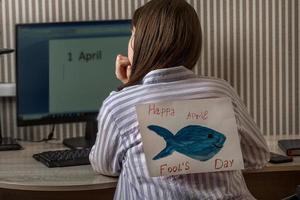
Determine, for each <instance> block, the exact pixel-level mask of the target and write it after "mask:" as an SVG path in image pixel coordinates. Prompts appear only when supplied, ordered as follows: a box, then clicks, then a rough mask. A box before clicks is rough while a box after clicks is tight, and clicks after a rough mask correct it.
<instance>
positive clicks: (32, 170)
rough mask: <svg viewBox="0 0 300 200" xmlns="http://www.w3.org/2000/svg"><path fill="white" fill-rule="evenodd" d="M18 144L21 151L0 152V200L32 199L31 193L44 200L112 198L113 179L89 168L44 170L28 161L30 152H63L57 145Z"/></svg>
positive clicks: (61, 146) (31, 153)
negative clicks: (21, 148) (103, 196)
mask: <svg viewBox="0 0 300 200" xmlns="http://www.w3.org/2000/svg"><path fill="white" fill-rule="evenodd" d="M21 145H22V146H23V147H24V150H20V151H2V152H0V188H2V189H1V190H0V199H1V200H2V199H5V200H6V199H9V198H11V199H19V198H17V197H16V196H18V195H17V193H19V196H20V199H26V198H25V197H26V195H28V199H34V198H33V197H32V194H35V195H36V199H45V198H43V195H45V196H47V197H49V198H48V199H68V198H69V197H70V198H72V199H81V200H82V199H84V198H83V197H84V194H85V195H86V194H87V193H88V194H89V195H88V197H89V199H93V198H91V195H93V194H94V196H95V199H99V198H100V197H101V196H102V195H106V197H107V199H111V198H112V195H113V192H114V190H115V189H114V188H115V187H116V185H117V179H116V178H111V177H107V176H102V175H97V174H95V173H94V172H93V170H92V168H91V165H82V166H75V167H64V168H48V167H46V166H45V165H43V164H42V163H40V162H37V161H36V160H34V159H33V158H32V155H33V154H34V153H39V152H42V151H47V150H54V149H65V147H64V146H63V145H62V144H61V143H44V142H43V143H30V142H21ZM26 191H27V192H26ZM29 191H31V192H30V194H29ZM32 191H35V192H32ZM45 191H48V192H46V193H45ZM49 191H51V192H49ZM79 191H81V192H79ZM50 194H52V195H50ZM55 194H59V196H60V197H57V198H55V197H54V196H55ZM96 197H97V198H96ZM85 198H86V196H85Z"/></svg>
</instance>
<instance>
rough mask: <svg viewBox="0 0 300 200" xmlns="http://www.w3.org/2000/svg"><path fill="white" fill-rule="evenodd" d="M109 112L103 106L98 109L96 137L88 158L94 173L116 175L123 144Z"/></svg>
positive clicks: (118, 171)
mask: <svg viewBox="0 0 300 200" xmlns="http://www.w3.org/2000/svg"><path fill="white" fill-rule="evenodd" d="M110 113H111V112H110V111H109V110H108V109H107V108H106V107H105V106H102V108H101V109H100V112H99V115H98V133H97V138H96V142H95V144H94V146H93V147H92V149H91V152H90V155H89V159H90V163H91V165H92V168H93V170H94V171H95V172H96V173H99V174H103V175H107V176H118V175H119V174H120V172H121V169H122V158H123V155H124V146H123V144H122V141H121V137H120V131H119V128H118V126H117V124H116V122H115V120H114V118H113V117H112V115H111V114H110Z"/></svg>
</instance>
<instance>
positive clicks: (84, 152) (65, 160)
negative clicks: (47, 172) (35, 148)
mask: <svg viewBox="0 0 300 200" xmlns="http://www.w3.org/2000/svg"><path fill="white" fill-rule="evenodd" d="M90 150H91V149H90V148H83V149H67V150H56V151H45V152H41V153H37V154H34V155H33V156H32V157H33V158H35V159H36V160H37V161H40V162H41V163H43V164H44V165H46V166H47V167H68V166H77V165H89V164H90V161H89V153H90Z"/></svg>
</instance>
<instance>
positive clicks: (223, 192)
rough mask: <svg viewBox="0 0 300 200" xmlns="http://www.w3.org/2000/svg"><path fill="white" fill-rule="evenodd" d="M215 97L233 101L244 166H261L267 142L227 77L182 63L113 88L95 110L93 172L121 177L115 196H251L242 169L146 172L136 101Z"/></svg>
mask: <svg viewBox="0 0 300 200" xmlns="http://www.w3.org/2000/svg"><path fill="white" fill-rule="evenodd" d="M217 97H230V98H231V99H232V102H233V106H234V112H235V116H236V119H237V126H238V133H239V136H240V142H241V148H242V154H243V159H244V164H245V168H246V169H257V168H261V167H263V166H264V165H265V164H266V163H267V161H268V159H269V150H268V148H267V145H266V142H265V140H264V138H263V136H262V134H261V132H260V130H259V128H258V127H257V126H256V124H255V123H254V121H253V120H252V119H251V117H250V115H249V114H248V112H247V109H246V107H245V106H244V105H243V103H242V101H241V100H240V98H239V97H238V95H237V93H236V92H235V90H234V89H233V88H232V87H231V86H230V85H229V84H228V83H227V82H226V81H224V80H219V79H215V78H208V77H197V76H196V75H195V74H194V73H193V72H192V71H190V70H188V69H187V68H185V67H183V66H179V67H174V68H167V69H159V70H154V71H151V72H149V73H148V74H147V75H146V76H145V77H144V79H143V81H142V82H141V84H139V85H135V86H131V87H127V88H124V89H123V90H121V91H119V92H112V93H111V94H110V96H109V97H108V98H107V99H106V100H105V101H104V102H103V105H102V107H101V109H100V112H99V116H98V134H97V139H96V143H95V145H94V146H93V148H92V150H91V153H90V161H91V165H92V167H93V169H94V171H95V172H97V173H100V174H104V175H108V176H119V181H118V185H117V189H116V193H115V199H118V200H119V199H130V200H133V199H174V200H175V199H179V200H183V199H222V200H223V199H243V200H247V199H254V197H253V196H252V195H251V194H250V192H249V191H248V189H247V187H246V184H245V181H244V178H243V175H242V172H241V171H240V170H237V171H224V172H213V173H200V174H187V175H176V176H162V177H153V178H152V177H150V176H149V173H148V169H147V166H146V160H145V154H144V151H143V144H142V142H141V134H140V132H139V124H138V121H137V114H136V110H135V105H137V104H142V103H143V104H144V103H153V102H159V101H173V100H185V99H202V98H217Z"/></svg>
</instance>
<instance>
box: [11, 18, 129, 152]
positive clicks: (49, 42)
mask: <svg viewBox="0 0 300 200" xmlns="http://www.w3.org/2000/svg"><path fill="white" fill-rule="evenodd" d="M130 27H131V22H130V20H117V21H88V22H67V23H38V24H18V25H16V61H17V62H16V63H17V67H16V95H17V124H18V126H28V125H45V124H55V123H66V122H80V121H86V122H92V121H95V120H96V116H97V113H98V111H99V108H100V106H101V104H102V102H103V100H104V99H105V98H106V97H107V96H108V95H109V94H110V92H111V91H113V90H116V88H117V87H118V86H120V85H121V82H120V81H119V80H117V79H116V77H115V59H116V56H117V55H118V54H124V55H126V54H127V46H128V40H129V38H130V35H131V31H130ZM95 126H96V125H95V124H93V126H91V127H90V126H88V125H87V129H89V128H92V129H93V130H88V131H89V132H88V133H89V134H92V135H86V138H81V139H80V141H79V143H78V140H77V139H75V140H74V139H71V140H65V142H64V144H66V145H67V146H70V147H77V146H86V145H91V143H93V140H94V139H95V135H96V131H95V130H94V128H95ZM86 134H87V133H86ZM86 139H87V141H86ZM90 139H92V141H90ZM73 142H75V143H73ZM85 142H88V144H86V143H85ZM70 143H71V144H70Z"/></svg>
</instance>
